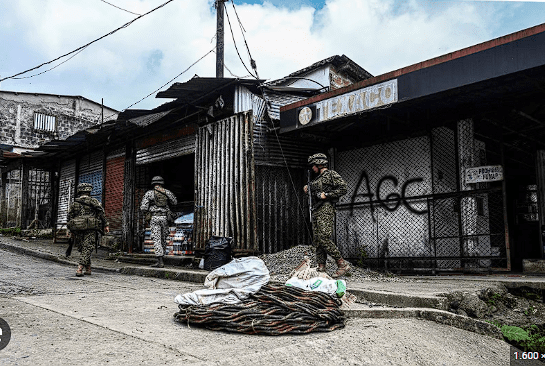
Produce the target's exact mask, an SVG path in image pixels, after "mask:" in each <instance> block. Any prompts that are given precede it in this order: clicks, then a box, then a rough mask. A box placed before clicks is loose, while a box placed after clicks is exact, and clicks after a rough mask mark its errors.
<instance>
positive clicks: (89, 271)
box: [83, 264, 91, 276]
mask: <svg viewBox="0 0 545 366" xmlns="http://www.w3.org/2000/svg"><path fill="white" fill-rule="evenodd" d="M83 274H84V275H88V276H90V275H91V265H90V264H88V265H87V266H85V271H84V272H83Z"/></svg>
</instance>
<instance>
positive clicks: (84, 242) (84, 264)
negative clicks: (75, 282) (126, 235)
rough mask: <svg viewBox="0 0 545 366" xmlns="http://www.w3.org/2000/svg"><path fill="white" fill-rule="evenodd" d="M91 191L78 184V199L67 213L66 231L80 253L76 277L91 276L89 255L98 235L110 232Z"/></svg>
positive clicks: (101, 209)
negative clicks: (72, 236)
mask: <svg viewBox="0 0 545 366" xmlns="http://www.w3.org/2000/svg"><path fill="white" fill-rule="evenodd" d="M92 190H93V186H92V185H91V184H89V183H80V184H79V185H78V190H77V193H78V197H77V198H76V199H75V200H74V202H73V203H72V204H71V205H70V209H69V211H68V229H69V230H70V233H71V235H74V238H73V239H74V242H75V243H76V245H77V248H78V250H79V251H80V252H81V256H80V259H79V265H78V269H77V271H76V276H78V277H81V276H83V275H84V274H85V275H90V274H91V253H92V252H93V248H96V247H97V245H98V233H101V234H104V232H107V233H108V232H110V228H109V224H108V221H107V220H106V217H105V216H104V209H103V208H102V206H101V205H100V202H99V201H98V200H97V199H96V198H93V197H91V196H90V195H91V191H92Z"/></svg>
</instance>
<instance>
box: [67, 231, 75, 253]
mask: <svg viewBox="0 0 545 366" xmlns="http://www.w3.org/2000/svg"><path fill="white" fill-rule="evenodd" d="M72 247H74V235H73V234H70V237H69V238H68V248H66V253H65V256H66V257H70V254H72Z"/></svg>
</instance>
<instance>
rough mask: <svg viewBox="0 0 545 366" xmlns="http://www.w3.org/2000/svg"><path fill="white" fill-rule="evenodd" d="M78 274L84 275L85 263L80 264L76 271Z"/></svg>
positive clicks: (79, 275)
mask: <svg viewBox="0 0 545 366" xmlns="http://www.w3.org/2000/svg"><path fill="white" fill-rule="evenodd" d="M76 276H77V277H81V276H83V264H80V265H78V270H77V271H76Z"/></svg>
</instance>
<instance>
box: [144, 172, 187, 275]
mask: <svg viewBox="0 0 545 366" xmlns="http://www.w3.org/2000/svg"><path fill="white" fill-rule="evenodd" d="M164 184H165V181H164V179H163V178H162V177H160V176H155V177H153V178H152V179H151V185H152V187H153V189H150V190H149V191H147V192H146V194H145V195H144V198H142V203H141V204H140V210H141V211H143V212H145V213H146V216H147V217H146V220H148V219H149V224H150V229H151V239H152V240H153V250H154V252H155V257H156V258H157V263H155V264H153V265H152V267H158V268H163V267H164V266H165V265H164V262H163V256H164V255H165V250H166V247H167V238H168V234H169V232H170V228H169V221H170V219H171V216H172V215H173V214H172V211H171V208H172V207H173V206H175V205H176V204H177V203H178V201H177V200H176V196H175V195H174V194H173V193H172V192H171V191H169V190H168V189H166V188H164V187H163V185H164Z"/></svg>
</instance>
